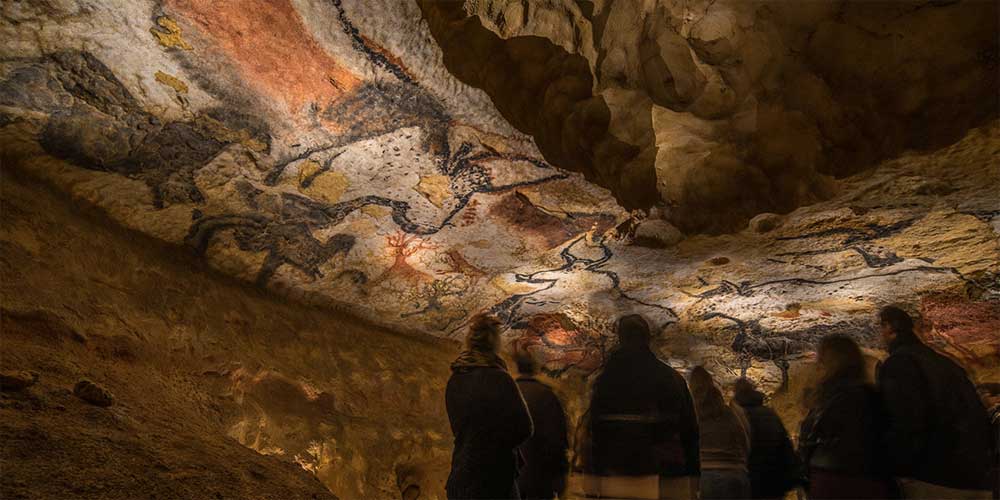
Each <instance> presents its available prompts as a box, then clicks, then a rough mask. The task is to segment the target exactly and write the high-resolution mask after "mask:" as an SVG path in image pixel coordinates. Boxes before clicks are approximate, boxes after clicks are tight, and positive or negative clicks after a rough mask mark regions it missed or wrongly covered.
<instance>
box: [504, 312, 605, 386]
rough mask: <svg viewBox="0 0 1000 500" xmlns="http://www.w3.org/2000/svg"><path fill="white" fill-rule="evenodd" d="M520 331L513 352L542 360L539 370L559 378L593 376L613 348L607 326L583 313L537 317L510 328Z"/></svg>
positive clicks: (519, 322)
mask: <svg viewBox="0 0 1000 500" xmlns="http://www.w3.org/2000/svg"><path fill="white" fill-rule="evenodd" d="M511 329H512V330H516V331H520V332H521V334H520V336H519V337H518V338H517V339H515V340H514V350H515V351H517V352H522V351H527V352H531V353H532V354H535V355H539V354H540V357H541V358H543V359H544V360H545V362H544V363H543V364H542V366H541V369H542V371H544V372H545V373H546V374H547V375H550V376H553V377H559V376H561V375H563V374H564V373H566V372H568V371H570V370H578V371H581V372H584V373H593V372H594V371H595V370H597V369H599V368H600V367H601V366H603V365H604V361H605V360H606V359H607V355H608V353H609V352H610V350H611V346H612V342H611V339H612V337H613V336H612V335H611V334H610V325H609V324H608V322H607V321H602V320H599V319H597V318H595V317H593V316H590V315H588V314H586V313H584V314H583V315H582V316H581V317H579V318H578V319H571V318H570V317H568V316H567V315H566V314H563V313H539V314H535V315H533V316H530V317H527V318H524V319H522V320H520V321H518V322H517V323H514V324H513V325H511Z"/></svg>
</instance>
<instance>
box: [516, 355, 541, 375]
mask: <svg viewBox="0 0 1000 500" xmlns="http://www.w3.org/2000/svg"><path fill="white" fill-rule="evenodd" d="M514 362H515V363H517V373H520V374H521V375H534V374H535V372H536V371H538V362H537V361H535V357H534V356H532V355H531V353H530V352H528V350H527V349H521V350H519V351H518V352H517V354H515V355H514Z"/></svg>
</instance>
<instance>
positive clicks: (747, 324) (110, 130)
mask: <svg viewBox="0 0 1000 500" xmlns="http://www.w3.org/2000/svg"><path fill="white" fill-rule="evenodd" d="M612 3H615V2H566V3H561V2H556V1H549V2H471V3H470V2H467V3H466V4H462V3H449V2H406V1H401V0H384V1H377V0H363V1H362V0H325V1H319V0H214V1H209V0H163V1H155V2H154V1H139V0H133V1H127V2H125V1H122V2H103V1H101V2H97V1H95V2H89V1H83V0H78V1H72V0H59V1H57V0H47V1H40V2H37V1H36V2H9V3H8V2H5V3H4V5H3V7H0V8H2V10H3V18H2V23H0V36H2V37H3V39H4V40H7V42H5V43H4V44H3V47H2V48H0V56H2V63H0V145H2V148H3V155H4V158H8V159H16V163H17V165H19V167H20V168H22V169H23V170H24V171H25V172H27V173H29V174H30V175H32V176H34V177H37V178H39V179H41V180H44V181H45V182H47V183H49V184H51V185H52V186H54V187H55V188H56V189H57V190H59V191H60V192H63V193H65V194H66V195H67V196H70V197H72V198H73V199H74V200H77V202H78V203H80V204H81V207H83V206H95V207H97V208H99V209H100V210H101V211H102V212H103V213H104V214H106V216H107V217H109V218H110V219H112V220H114V221H115V222H116V223H118V224H121V225H123V226H125V227H128V228H130V229H134V230H136V231H139V232H141V233H144V234H146V235H149V236H152V237H154V238H157V239H159V240H163V241H165V242H168V243H170V244H176V245H177V246H178V248H183V249H184V250H183V251H187V252H192V253H194V254H196V255H198V256H199V257H200V258H202V259H204V261H206V262H207V263H208V264H209V265H211V266H212V267H213V268H215V269H217V270H219V271H221V272H222V273H224V274H227V275H230V276H233V277H235V278H237V279H240V280H243V281H245V282H247V283H250V284H253V285H254V286H258V287H261V288H265V289H269V290H271V291H273V292H275V293H278V294H281V295H283V296H286V297H288V298H290V299H292V300H297V301H302V302H306V303H310V304H317V305H320V306H324V307H335V308H342V309H348V310H350V311H352V312H354V313H356V314H358V315H360V316H361V317H363V318H366V319H369V320H371V321H374V322H377V323H379V324H385V325H388V326H391V327H393V328H396V329H400V330H407V331H415V332H420V333H423V334H430V335H435V336H443V337H454V338H457V337H459V336H461V335H462V327H463V326H464V325H465V324H466V323H467V321H468V319H469V318H470V317H471V316H472V315H474V314H476V313H478V312H482V311H490V312H493V313H495V314H497V315H498V316H499V317H500V318H501V319H502V320H503V321H504V322H505V323H506V324H507V325H508V326H510V327H511V330H510V333H509V334H508V335H509V337H510V340H511V341H512V342H516V343H520V344H521V345H524V346H527V347H528V348H530V349H532V350H535V351H537V352H539V353H541V354H542V355H543V357H544V358H545V360H546V369H547V370H548V371H549V372H550V373H562V372H564V371H566V370H574V369H579V370H584V371H587V370H592V369H593V368H594V367H596V366H597V364H598V363H599V362H600V355H601V353H602V352H603V350H604V347H605V346H606V344H607V336H606V335H605V334H606V332H607V326H608V322H609V321H610V320H612V319H613V318H614V317H616V316H617V315H619V314H622V313H626V312H634V313H640V314H643V315H644V316H646V317H647V318H648V319H649V320H650V321H651V323H653V324H654V325H655V326H656V328H657V331H658V332H660V335H661V336H662V337H663V338H664V339H666V342H667V343H668V344H670V346H671V347H670V349H671V353H672V356H674V357H676V358H677V359H674V360H673V361H675V362H677V363H684V362H685V361H684V360H685V359H699V360H702V361H707V362H711V363H716V364H718V365H720V366H722V367H725V368H727V369H730V370H732V371H733V373H737V372H740V371H741V370H754V371H755V373H758V374H759V375H760V376H761V377H762V378H766V379H768V380H771V381H777V380H778V379H780V376H781V372H782V370H784V369H785V368H787V363H788V361H789V360H790V359H795V358H796V357H797V356H798V357H801V356H805V355H806V354H807V353H808V352H810V351H811V349H812V345H813V344H814V342H815V340H816V339H817V338H818V336H819V335H820V334H822V333H824V332H830V331H837V332H846V333H850V334H852V335H855V336H858V337H859V338H862V340H863V341H864V343H865V344H866V345H871V344H872V341H873V336H872V333H873V331H872V326H871V322H872V313H873V311H874V309H875V308H876V307H877V306H879V305H882V304H886V303H892V302H902V303H906V304H908V305H911V306H913V307H914V308H915V309H918V310H920V311H921V312H922V313H923V314H924V316H925V317H927V318H930V319H932V320H934V319H936V322H935V323H934V324H935V325H936V326H935V328H936V330H935V334H937V335H938V336H939V337H940V342H942V343H943V345H945V346H946V347H948V348H949V349H952V350H953V351H954V352H955V353H956V354H957V355H960V356H967V357H970V358H972V359H976V360H982V359H993V358H995V356H996V355H997V350H998V348H1000V346H998V340H997V336H996V335H997V334H996V332H997V331H998V330H1000V312H998V310H997V307H996V300H997V296H998V293H1000V285H998V278H997V276H998V275H997V273H998V271H1000V245H998V236H997V235H998V231H1000V200H998V196H997V193H998V192H1000V180H998V179H1000V164H998V161H997V157H998V152H1000V139H998V127H997V125H996V123H995V121H992V120H991V119H990V117H991V116H995V113H996V107H995V104H996V103H995V102H993V101H991V99H995V84H996V81H995V78H996V75H995V73H996V59H997V54H996V46H995V42H996V36H995V35H996V31H995V29H996V28H995V26H996V22H995V20H996V15H995V10H996V5H995V4H991V3H989V2H983V3H976V2H973V7H972V8H968V7H965V6H963V5H952V3H948V2H944V3H942V5H934V6H931V7H927V8H926V9H923V8H913V10H912V12H910V11H909V10H907V11H906V12H903V13H902V14H900V12H898V9H896V10H892V9H888V10H887V11H886V12H883V11H881V10H879V11H878V12H877V14H878V15H881V16H883V18H884V19H881V20H879V18H876V19H875V20H869V18H868V17H862V16H861V14H859V13H857V12H854V11H855V10H856V9H855V8H854V7H851V6H846V7H845V6H843V5H842V4H837V3H834V2H831V4H830V8H829V9H826V10H824V9H820V8H819V7H816V8H815V9H812V10H811V9H806V10H803V12H802V13H801V16H800V17H796V18H789V17H788V16H789V15H790V14H789V12H787V11H782V10H781V9H777V10H770V11H769V10H766V9H765V8H764V7H761V8H760V9H758V10H757V11H755V12H748V11H747V8H744V7H745V6H744V7H739V5H741V4H739V3H737V2H723V1H715V2H700V1H691V2H624V1H623V2H617V3H615V6H614V8H612V6H611V4H612ZM633 3H634V5H633ZM619 4H620V5H619ZM646 4H650V5H653V4H655V5H656V6H658V7H657V8H653V9H652V10H650V9H649V8H648V7H649V5H646ZM661 4H662V5H661ZM754 5H756V4H754ZM761 5H764V6H766V5H765V4H761ZM810 5H812V4H810ZM837 5H840V7H837ZM990 5H992V9H993V13H994V15H993V18H992V19H993V28H992V29H993V30H994V31H993V33H992V35H993V43H994V46H993V47H992V50H993V52H992V53H990V52H989V50H990V46H989V42H988V41H987V42H986V44H985V46H984V45H983V42H982V39H983V36H984V35H983V34H984V33H986V35H989V34H990V33H989V31H988V30H989V29H990V27H989V26H988V25H989V23H988V22H987V23H986V24H987V27H986V28H985V30H986V31H984V28H982V23H981V22H979V23H977V19H981V18H982V16H981V14H982V12H979V10H982V9H984V8H985V9H988V8H989V6H990ZM644 6H645V7H644ZM727 6H728V7H727ZM984 6H986V7H984ZM723 7H725V9H723ZM518 9H520V10H518ZM713 9H714V10H713ZM720 9H721V10H720ZM838 9H839V10H838ZM813 10H817V12H813ZM720 12H721V13H720ZM497 13H501V14H503V15H498V14H497ZM710 14H711V15H710ZM630 16H631V17H630ZM869 17H870V16H869ZM987 18H988V16H987ZM942 19H944V20H946V21H952V22H954V23H957V24H956V27H955V28H954V29H942V30H939V31H940V32H941V33H939V35H938V36H937V38H938V39H939V40H940V41H941V45H942V46H943V47H944V48H941V49H940V51H943V52H942V54H944V55H942V54H938V52H934V51H930V52H923V51H921V49H920V48H921V45H920V44H921V43H924V41H926V39H927V38H928V36H929V35H927V34H924V33H922V32H921V29H922V27H926V26H927V25H928V23H931V22H935V21H941V20H942ZM630 23H633V24H634V25H636V26H642V27H643V28H642V29H635V30H626V29H624V28H623V26H630V25H631V24H630ZM879 23H881V24H879ZM649 26H654V27H655V26H664V27H667V28H669V29H656V28H649ZM806 27H811V28H810V29H806ZM865 30H867V31H865ZM879 30H888V31H891V32H892V34H891V35H890V36H892V37H895V38H896V39H897V40H896V43H898V44H900V45H898V46H897V50H910V51H913V54H914V56H913V57H910V58H908V59H907V61H908V63H907V65H906V67H907V68H909V70H911V72H912V73H913V74H898V72H896V69H898V68H896V67H895V66H892V65H889V66H887V68H881V67H880V66H878V64H877V59H878V58H879V57H882V56H884V54H882V53H881V52H879V51H886V50H890V49H888V48H886V46H885V45H884V44H882V42H879V43H877V44H875V45H872V46H871V47H874V48H873V49H872V50H871V51H870V52H871V53H870V54H869V53H867V52H865V53H866V54H867V57H868V58H869V59H864V60H860V61H858V60H852V59H850V58H851V57H852V56H850V54H846V53H845V52H844V51H834V52H832V53H830V54H825V53H823V50H825V48H826V47H827V46H841V45H850V44H861V46H863V47H868V45H864V44H865V43H866V38H864V37H863V36H861V35H858V34H857V33H859V32H860V33H869V34H870V33H874V35H872V37H874V38H875V39H878V40H882V39H883V37H882V36H881V35H880V34H879V33H878V32H879ZM910 32H918V33H921V34H920V35H919V36H914V37H912V38H911V37H909V36H907V34H908V33H910ZM876 35H878V36H876ZM987 38H988V36H987ZM886 43H888V42H886ZM824 44H826V45H824ZM855 49H856V47H855ZM935 50H938V49H935ZM484 51H485V52H484ZM491 51H492V52H491ZM949 51H951V52H949ZM785 52H787V53H791V54H795V56H794V57H792V56H787V57H786V56H784V55H782V54H784V53H785ZM863 52H864V51H863ZM772 53H773V54H774V55H768V54H772ZM491 55H492V56H495V57H491ZM939 56H940V57H939ZM886 57H887V56H886ZM532 61H534V63H535V64H534V66H532V64H531V63H532ZM539 61H541V62H539ZM845 61H847V62H845ZM852 61H853V63H856V64H854V65H853V66H852V65H851V64H848V62H852ZM933 61H938V62H940V64H939V66H940V67H936V66H934V64H932V62H933ZM849 66H850V67H855V68H860V69H856V71H857V72H859V74H848V73H845V70H844V68H845V67H849ZM873 68H874V69H873ZM932 70H941V71H946V72H948V73H947V74H946V75H944V74H928V72H930V71H932ZM866 71H867V73H864V72H866ZM990 72H992V76H989V75H990ZM861 73H863V74H861ZM990 78H992V79H993V80H990ZM871 82H875V83H871ZM915 82H923V83H915ZM868 84H870V85H869V86H868V87H865V85H868ZM921 85H922V86H921ZM984 85H985V86H986V87H984ZM990 85H993V87H990ZM870 88H875V89H876V90H871V89H870ZM984 88H985V89H986V91H985V94H984V90H983V89H984ZM792 89H794V91H793V90H792ZM894 89H895V90H894ZM990 89H992V90H990ZM505 92H507V94H511V93H516V94H517V95H513V96H512V95H507V94H505ZM894 92H895V94H898V95H894ZM888 95H894V98H895V100H892V101H891V102H889V101H886V100H885V98H886V96H888ZM991 95H992V96H993V97H992V98H991ZM776 96H778V97H776ZM977 99H981V100H977ZM991 107H992V109H991ZM889 108H892V109H889ZM880 117H881V118H880ZM939 136H940V137H939ZM929 137H930V138H933V139H934V140H933V141H931V140H930V139H928V138H929ZM935 141H938V142H941V144H937V142H935ZM932 143H933V144H934V146H935V147H934V148H932V149H930V150H926V151H909V152H904V150H905V149H907V148H912V147H914V144H916V145H930V144H932ZM879 162H881V163H879ZM10 163H14V162H10ZM876 163H879V164H878V166H877V168H873V167H872V165H875V164H876ZM858 172H860V173H858ZM650 207H652V210H651V212H650V215H649V216H646V215H645V213H639V212H636V211H630V209H634V208H650ZM770 211H773V212H781V213H783V214H784V215H777V214H773V213H764V212H770ZM751 218H752V220H751ZM748 221H749V222H748ZM678 228H680V229H681V230H683V231H684V232H685V233H686V234H687V235H686V236H685V234H682V232H681V231H680V230H678ZM699 233H714V234H716V235H714V236H712V235H709V234H699ZM139 271H140V270H137V272H139ZM192 300H197V299H196V298H192ZM970 322H975V323H977V324H979V325H980V326H976V327H973V326H970V324H969V323H970ZM983 324H985V325H992V327H990V328H992V329H990V328H982V327H981V325H983ZM990 332H992V333H990ZM989 363H991V362H989V361H987V362H986V364H987V365H989Z"/></svg>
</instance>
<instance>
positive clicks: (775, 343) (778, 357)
mask: <svg viewBox="0 0 1000 500" xmlns="http://www.w3.org/2000/svg"><path fill="white" fill-rule="evenodd" d="M715 318H719V319H724V320H727V321H730V322H732V323H733V324H735V326H736V328H737V333H736V337H734V338H733V343H732V345H731V346H730V347H731V349H732V350H733V352H735V353H737V355H740V356H741V362H742V363H743V364H742V366H740V372H741V374H740V376H743V377H745V376H746V372H747V369H748V368H749V367H750V365H749V362H750V361H751V360H753V359H758V360H761V361H768V362H771V363H774V365H775V366H776V367H778V369H779V370H780V371H781V382H782V387H785V386H787V384H788V369H789V367H790V364H789V362H788V358H789V357H791V356H794V355H796V354H799V353H802V352H805V351H807V350H808V349H809V347H810V346H809V343H808V342H803V341H801V340H793V339H791V338H789V337H792V336H794V335H781V334H774V333H769V332H766V331H764V329H763V327H761V326H760V322H759V321H757V320H747V321H744V320H741V319H739V318H735V317H733V316H729V315H728V314H724V313H720V312H710V313H707V314H704V315H702V317H701V320H702V321H708V320H711V319H715Z"/></svg>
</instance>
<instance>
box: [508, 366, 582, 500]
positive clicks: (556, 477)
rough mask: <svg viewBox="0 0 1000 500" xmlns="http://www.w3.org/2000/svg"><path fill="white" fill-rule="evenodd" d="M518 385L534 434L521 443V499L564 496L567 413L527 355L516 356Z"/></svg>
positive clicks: (566, 463)
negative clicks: (541, 378)
mask: <svg viewBox="0 0 1000 500" xmlns="http://www.w3.org/2000/svg"><path fill="white" fill-rule="evenodd" d="M516 361H517V371H518V377H517V386H518V387H519V388H520V389H521V394H522V395H523V396H524V402H525V403H527V404H528V413H530V414H531V422H532V423H533V424H534V428H535V432H534V434H532V436H531V437H530V438H528V440H527V441H525V442H524V443H522V444H521V446H520V448H519V449H520V451H521V457H522V458H523V459H524V464H522V465H521V469H520V471H519V474H518V476H517V486H518V489H520V490H521V498H531V499H550V498H555V497H556V496H559V497H563V496H564V490H565V488H566V474H567V473H568V472H569V460H568V459H567V457H566V450H567V448H569V442H568V440H567V437H566V413H565V412H564V411H563V406H562V403H560V402H559V398H558V397H556V393H555V392H553V391H552V388H551V387H549V386H548V385H546V384H545V383H543V382H542V381H540V380H538V379H537V378H535V371H536V368H537V367H536V363H535V360H534V358H532V357H531V355H530V354H529V353H527V352H524V353H520V354H519V355H518V356H517V359H516Z"/></svg>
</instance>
